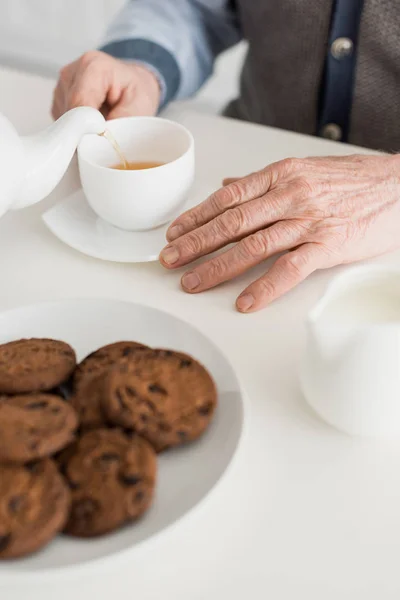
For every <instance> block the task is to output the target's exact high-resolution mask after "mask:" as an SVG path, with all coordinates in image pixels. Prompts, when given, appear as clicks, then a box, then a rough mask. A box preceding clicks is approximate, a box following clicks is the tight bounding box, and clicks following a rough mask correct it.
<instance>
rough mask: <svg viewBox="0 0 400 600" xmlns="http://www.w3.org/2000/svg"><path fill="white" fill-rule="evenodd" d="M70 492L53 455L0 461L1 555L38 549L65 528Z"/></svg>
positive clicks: (16, 554)
mask: <svg viewBox="0 0 400 600" xmlns="http://www.w3.org/2000/svg"><path fill="white" fill-rule="evenodd" d="M69 507H70V492H69V490H68V488H67V486H66V484H65V482H64V480H63V478H62V476H61V475H60V474H59V472H58V471H57V468H56V466H55V464H54V462H53V461H52V460H51V459H44V460H42V461H38V462H35V463H30V464H28V465H0V559H8V558H16V557H19V556H23V555H25V554H29V553H31V552H36V551H37V550H39V549H40V548H42V547H43V546H44V545H45V544H47V543H48V542H50V540H51V539H52V538H53V537H54V536H55V535H56V534H57V533H58V532H59V531H61V530H62V529H63V528H64V525H65V523H66V520H67V517H68V512H69Z"/></svg>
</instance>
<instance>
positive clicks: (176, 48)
mask: <svg viewBox="0 0 400 600" xmlns="http://www.w3.org/2000/svg"><path fill="white" fill-rule="evenodd" d="M239 40H240V33H239V30H238V28H237V26H236V23H235V18H234V15H233V13H232V12H231V10H229V8H228V0H131V1H130V2H129V3H128V4H127V5H126V6H125V7H124V8H123V10H122V11H121V13H120V14H119V15H118V16H117V18H116V20H115V21H114V23H113V24H112V25H111V27H110V28H109V31H108V33H107V36H106V39H105V42H104V45H103V47H102V50H104V51H105V52H108V53H109V54H112V55H113V56H115V57H117V58H122V59H125V60H137V61H138V62H141V63H143V64H147V65H150V67H151V68H152V69H153V70H154V72H155V73H156V74H157V76H158V78H159V80H160V83H161V88H162V91H163V103H164V104H166V103H167V102H169V101H170V100H172V99H175V98H185V97H188V96H191V95H192V94H194V93H195V92H196V91H197V90H198V89H199V88H200V86H201V85H202V84H203V83H204V81H205V80H206V79H207V78H208V77H209V75H210V74H211V72H212V68H213V64H214V60H215V58H216V56H217V55H218V54H219V53H220V52H222V51H223V50H225V49H226V48H228V47H230V46H232V45H234V44H235V43H237V42H238V41H239Z"/></svg>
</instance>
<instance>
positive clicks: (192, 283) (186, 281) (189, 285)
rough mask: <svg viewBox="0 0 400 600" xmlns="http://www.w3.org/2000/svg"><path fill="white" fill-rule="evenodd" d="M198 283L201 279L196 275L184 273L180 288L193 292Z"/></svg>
mask: <svg viewBox="0 0 400 600" xmlns="http://www.w3.org/2000/svg"><path fill="white" fill-rule="evenodd" d="M200 283H201V279H200V277H199V276H198V275H197V273H186V275H184V276H183V277H182V286H183V287H184V288H185V289H186V290H189V291H192V290H195V289H196V288H197V287H199V285H200Z"/></svg>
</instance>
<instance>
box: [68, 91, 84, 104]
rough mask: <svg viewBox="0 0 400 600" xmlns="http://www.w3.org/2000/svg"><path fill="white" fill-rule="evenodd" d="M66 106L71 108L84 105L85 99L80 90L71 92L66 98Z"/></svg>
mask: <svg viewBox="0 0 400 600" xmlns="http://www.w3.org/2000/svg"><path fill="white" fill-rule="evenodd" d="M68 104H69V106H71V107H74V106H81V105H83V104H85V99H84V96H83V94H82V92H81V91H80V90H76V91H73V92H71V93H70V94H69V97H68Z"/></svg>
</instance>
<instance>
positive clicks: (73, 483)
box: [67, 479, 80, 490]
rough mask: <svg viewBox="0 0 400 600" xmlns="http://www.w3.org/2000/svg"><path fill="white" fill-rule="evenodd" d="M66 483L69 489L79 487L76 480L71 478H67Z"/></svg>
mask: <svg viewBox="0 0 400 600" xmlns="http://www.w3.org/2000/svg"><path fill="white" fill-rule="evenodd" d="M67 483H68V486H69V488H70V489H71V490H77V489H79V487H80V485H79V483H76V481H72V479H68V481H67Z"/></svg>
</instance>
